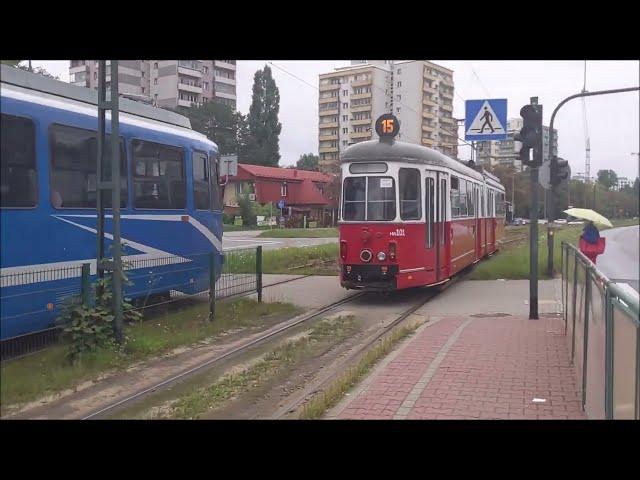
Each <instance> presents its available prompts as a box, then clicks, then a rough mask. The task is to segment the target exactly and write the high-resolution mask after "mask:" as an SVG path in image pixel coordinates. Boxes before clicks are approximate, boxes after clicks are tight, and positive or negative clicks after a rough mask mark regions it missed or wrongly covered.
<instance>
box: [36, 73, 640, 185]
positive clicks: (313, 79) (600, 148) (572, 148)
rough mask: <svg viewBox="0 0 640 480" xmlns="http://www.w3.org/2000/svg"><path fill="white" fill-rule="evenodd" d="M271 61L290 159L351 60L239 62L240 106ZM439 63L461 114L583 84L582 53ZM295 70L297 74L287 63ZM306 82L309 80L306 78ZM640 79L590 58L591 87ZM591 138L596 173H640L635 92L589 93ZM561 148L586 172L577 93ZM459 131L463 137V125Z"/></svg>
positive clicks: (463, 151)
mask: <svg viewBox="0 0 640 480" xmlns="http://www.w3.org/2000/svg"><path fill="white" fill-rule="evenodd" d="M269 62H273V64H275V66H274V65H271V69H272V71H273V76H274V78H275V80H276V84H277V85H278V88H279V90H280V121H281V122H282V133H281V135H280V155H281V160H280V164H281V165H282V166H286V165H291V164H293V163H295V162H296V160H297V159H298V157H299V156H300V154H302V153H308V152H313V153H317V152H318V90H317V87H318V75H319V74H320V73H327V72H330V71H332V70H333V69H334V68H336V67H341V66H346V65H349V64H350V62H349V61H340V60H338V61H291V60H287V61H281V60H272V61H264V60H260V61H247V60H239V61H238V63H237V68H238V71H237V95H238V110H239V111H241V112H242V113H245V114H246V113H247V112H248V111H249V105H250V104H251V87H252V85H253V75H254V73H255V71H256V70H257V69H259V68H262V67H263V66H264V65H265V64H266V63H269ZM435 62H436V63H438V64H440V65H442V66H444V67H447V68H450V69H452V70H453V72H454V73H453V80H454V88H455V96H454V101H453V105H454V111H453V115H454V117H456V118H462V117H464V100H468V99H469V100H471V99H484V98H506V99H507V100H508V109H509V114H508V115H509V118H511V117H517V116H519V111H520V107H522V106H523V105H525V104H527V103H529V97H532V96H537V97H538V98H539V103H540V104H542V105H543V106H544V123H545V125H548V124H549V120H550V118H551V113H552V112H553V109H554V108H555V106H556V105H557V104H558V103H559V102H560V101H561V100H562V99H564V98H565V97H568V96H570V95H573V94H575V93H578V92H580V90H582V85H583V74H584V62H581V61H486V62H485V61H460V60H454V61H448V60H442V61H441V60H435ZM33 65H34V66H42V67H44V68H46V69H47V70H48V71H49V72H50V73H52V74H55V75H58V76H59V77H60V79H61V80H64V81H68V80H69V71H68V70H69V62H68V61H34V62H33ZM277 67H281V69H283V70H285V71H286V72H289V73H290V74H292V75H295V76H296V77H298V78H294V77H293V76H291V75H289V74H288V73H286V72H285V71H283V70H281V69H279V68H277ZM305 82H307V83H308V84H310V85H307V83H305ZM639 84H640V62H637V61H589V62H587V90H590V91H595V90H608V89H614V88H623V87H632V86H638V85H639ZM586 110H587V122H588V126H589V137H590V139H591V175H592V176H595V175H596V172H597V171H598V170H600V169H604V168H612V169H613V170H615V171H616V172H617V173H618V175H620V176H626V177H631V178H635V177H636V176H637V175H638V157H637V156H632V155H631V153H632V152H640V146H639V143H640V139H639V131H640V96H639V94H638V93H637V92H633V93H622V94H614V95H604V96H600V97H590V98H586ZM555 124H556V128H557V130H558V136H559V139H558V149H559V156H560V157H563V158H565V159H566V160H569V163H570V164H571V169H572V173H573V174H576V173H577V172H584V158H585V141H584V139H585V136H584V122H583V116H582V101H581V100H580V99H577V100H572V101H571V102H569V103H568V104H566V105H565V106H564V107H562V109H561V110H560V112H559V113H558V114H557V116H556V120H555ZM459 135H460V136H461V137H462V138H464V132H463V129H462V128H460V131H459ZM459 151H460V154H459V155H460V157H461V158H463V159H467V158H469V147H460V150H459Z"/></svg>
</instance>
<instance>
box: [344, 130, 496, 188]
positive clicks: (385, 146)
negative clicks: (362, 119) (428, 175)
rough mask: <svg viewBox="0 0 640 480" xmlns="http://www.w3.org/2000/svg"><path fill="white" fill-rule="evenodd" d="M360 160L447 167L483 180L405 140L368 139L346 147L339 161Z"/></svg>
mask: <svg viewBox="0 0 640 480" xmlns="http://www.w3.org/2000/svg"><path fill="white" fill-rule="evenodd" d="M362 161H369V162H370V161H384V162H408V163H418V164H422V165H434V166H438V167H444V168H448V169H450V170H453V171H455V172H458V173H461V174H464V175H467V176H469V177H471V178H475V179H477V180H481V181H482V180H484V179H485V177H484V176H483V174H482V173H480V172H478V171H477V170H474V169H473V168H470V167H468V166H466V165H465V164H463V163H461V162H459V161H457V160H454V159H452V158H449V157H447V156H446V155H444V154H442V153H440V152H438V151H437V150H434V149H432V148H428V147H423V146H422V145H416V144H414V143H407V142H397V141H392V142H386V141H378V140H369V141H366V142H360V143H357V144H355V145H351V146H350V147H348V148H347V149H346V150H345V151H344V153H343V154H342V158H341V163H350V162H362Z"/></svg>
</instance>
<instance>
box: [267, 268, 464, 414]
mask: <svg viewBox="0 0 640 480" xmlns="http://www.w3.org/2000/svg"><path fill="white" fill-rule="evenodd" d="M464 276H465V274H463V275H458V276H455V277H453V278H452V279H451V280H449V281H448V282H446V283H443V284H440V285H438V286H434V287H432V289H431V290H429V291H428V292H427V295H426V297H425V298H421V299H420V300H419V301H418V302H416V303H415V304H413V305H412V306H410V307H409V308H407V309H406V310H404V311H403V312H402V313H400V314H399V315H398V316H397V317H396V318H394V319H393V320H392V321H390V322H389V323H387V324H386V325H384V326H383V327H382V328H380V329H378V330H377V331H375V332H373V333H372V334H370V335H369V336H368V337H367V338H366V339H365V340H364V341H363V342H361V343H360V344H359V345H358V346H357V347H356V348H355V349H353V350H352V351H350V352H349V353H348V354H347V355H345V356H343V357H340V358H339V359H338V361H337V362H334V364H333V365H331V366H330V368H327V373H325V374H323V375H320V376H318V377H317V378H316V379H315V381H313V382H312V383H311V384H310V385H309V386H307V387H306V388H305V389H304V390H303V391H302V393H300V394H298V395H296V396H295V398H293V399H292V400H290V401H289V402H287V403H285V405H284V406H282V407H280V408H279V409H278V410H277V411H276V412H275V413H274V414H273V415H272V416H271V418H272V419H285V418H287V417H290V416H291V414H295V413H296V412H298V411H299V410H300V408H301V407H302V406H303V405H304V404H305V403H306V402H307V401H308V400H309V398H310V397H312V396H313V395H315V394H317V393H318V392H321V391H323V390H324V389H326V388H327V387H328V386H329V385H330V384H331V382H333V381H334V380H336V379H337V378H338V377H339V376H340V375H341V374H343V373H344V372H345V371H346V370H347V369H348V368H349V367H351V366H354V365H356V364H357V363H358V362H359V361H360V359H361V358H363V357H364V355H366V353H367V352H368V351H369V350H370V349H371V348H372V347H373V346H374V345H375V344H376V343H377V342H378V341H380V340H382V339H383V338H384V337H386V336H388V335H389V334H391V332H393V331H394V330H396V329H397V328H399V327H400V325H402V324H403V322H404V321H405V320H407V319H408V318H409V317H410V316H411V315H413V314H414V313H415V312H417V311H418V310H420V309H421V308H422V307H424V306H425V305H426V304H427V303H429V302H430V301H431V300H433V299H434V298H435V297H437V296H438V295H439V294H440V293H441V292H443V291H444V290H445V289H447V288H449V287H450V286H451V285H453V284H455V283H457V282H458V281H460V279H461V278H462V277H464Z"/></svg>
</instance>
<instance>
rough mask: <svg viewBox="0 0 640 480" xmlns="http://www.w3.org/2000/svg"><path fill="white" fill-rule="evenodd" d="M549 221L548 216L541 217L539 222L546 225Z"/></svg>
mask: <svg viewBox="0 0 640 480" xmlns="http://www.w3.org/2000/svg"><path fill="white" fill-rule="evenodd" d="M548 222H549V221H548V220H547V219H546V218H539V219H538V223H540V224H542V225H546V224H547V223H548Z"/></svg>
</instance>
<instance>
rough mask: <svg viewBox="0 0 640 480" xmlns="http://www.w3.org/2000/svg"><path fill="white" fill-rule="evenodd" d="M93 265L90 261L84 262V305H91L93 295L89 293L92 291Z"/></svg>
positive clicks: (82, 284) (81, 290)
mask: <svg viewBox="0 0 640 480" xmlns="http://www.w3.org/2000/svg"><path fill="white" fill-rule="evenodd" d="M90 277H91V265H90V264H88V263H83V264H82V283H81V285H80V292H81V295H82V305H83V306H85V307H89V306H90V304H91V297H90V295H89V293H90V291H91V282H90Z"/></svg>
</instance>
